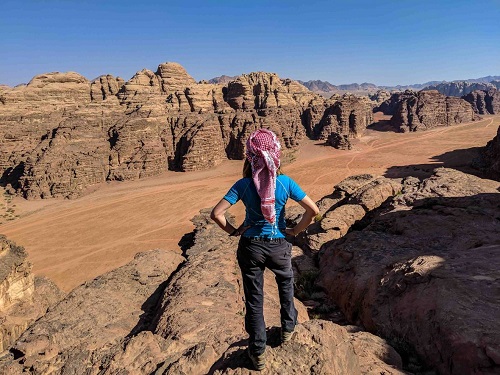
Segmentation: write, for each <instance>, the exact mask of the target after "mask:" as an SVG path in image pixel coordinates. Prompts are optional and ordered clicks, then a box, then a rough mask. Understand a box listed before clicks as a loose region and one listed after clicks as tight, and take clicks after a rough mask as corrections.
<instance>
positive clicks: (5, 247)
mask: <svg viewBox="0 0 500 375" xmlns="http://www.w3.org/2000/svg"><path fill="white" fill-rule="evenodd" d="M26 257H27V254H26V252H25V251H24V248H22V247H20V246H17V245H15V244H14V243H13V242H11V241H9V240H7V239H6V238H5V237H4V236H1V235H0V352H2V351H4V350H5V349H6V348H8V347H9V346H10V345H11V344H12V343H14V341H15V340H17V338H18V337H19V336H20V335H21V333H23V332H24V331H25V330H26V328H28V326H29V325H30V324H31V323H33V322H34V321H35V320H36V319H38V318H39V317H40V316H42V315H44V314H45V313H46V311H47V309H48V308H49V306H51V305H54V304H55V303H56V302H57V301H58V300H59V299H61V298H62V293H61V292H60V291H59V289H58V288H57V287H56V286H55V285H54V284H53V283H52V282H50V281H49V280H48V279H45V278H42V277H35V276H34V275H33V274H32V273H31V264H30V263H29V262H28V261H27V259H26Z"/></svg>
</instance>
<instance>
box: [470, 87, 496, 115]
mask: <svg viewBox="0 0 500 375" xmlns="http://www.w3.org/2000/svg"><path fill="white" fill-rule="evenodd" d="M462 98H463V99H464V100H466V101H468V102H469V103H470V104H471V105H472V109H473V110H474V112H475V113H477V114H480V115H495V114H498V113H500V91H498V90H496V89H490V90H475V91H472V92H471V93H469V94H468V95H465V96H463V97H462Z"/></svg>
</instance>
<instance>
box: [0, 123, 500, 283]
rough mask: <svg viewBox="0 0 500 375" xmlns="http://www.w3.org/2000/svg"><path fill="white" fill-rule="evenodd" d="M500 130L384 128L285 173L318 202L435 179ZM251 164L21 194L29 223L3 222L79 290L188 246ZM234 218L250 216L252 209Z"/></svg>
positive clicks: (33, 257)
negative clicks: (197, 226)
mask: <svg viewBox="0 0 500 375" xmlns="http://www.w3.org/2000/svg"><path fill="white" fill-rule="evenodd" d="M499 125H500V116H488V117H484V119H483V120H482V121H478V122H474V123H470V124H463V125H457V126H452V127H443V128H438V129H435V130H431V131H426V132H418V133H405V134H399V133H394V132H392V131H388V129H387V127H386V126H385V125H384V124H380V123H379V125H376V126H375V128H376V129H378V130H374V129H369V130H367V132H366V134H365V135H364V136H363V137H362V138H360V139H358V140H356V141H355V143H354V149H353V150H351V151H341V150H335V149H333V148H330V147H326V146H322V145H320V144H319V143H318V142H314V141H310V140H304V141H303V142H302V145H301V148H300V151H299V152H298V155H297V158H296V160H295V161H294V162H293V163H291V164H290V165H287V166H285V168H284V169H285V173H286V174H288V175H290V176H291V177H292V178H293V179H295V180H296V181H297V182H298V183H299V184H300V185H301V186H302V187H303V189H304V190H305V191H306V192H307V193H308V195H309V196H310V197H312V198H313V199H314V200H317V199H319V198H321V197H322V196H324V195H325V194H328V193H330V192H331V191H332V188H333V186H334V185H335V184H336V183H337V182H339V181H340V180H342V179H343V178H345V177H347V176H349V175H353V174H360V173H374V174H380V175H385V176H387V177H404V176H407V175H416V176H421V177H425V176H426V175H429V174H430V172H431V171H432V170H433V169H434V168H435V167H438V166H447V167H454V168H457V169H461V170H464V171H469V170H470V168H469V167H468V164H469V163H470V160H471V159H472V158H473V157H475V156H476V155H477V147H482V146H484V145H485V144H486V143H487V142H488V141H489V140H491V139H492V138H493V137H494V136H495V134H496V131H497V128H498V126H499ZM241 167H242V161H226V162H224V163H222V164H221V165H220V166H218V167H216V168H213V169H211V170H209V171H202V172H191V173H178V172H165V173H164V174H163V175H161V176H158V177H154V178H148V179H144V180H139V181H128V182H113V183H107V184H102V185H99V186H97V187H94V188H93V189H92V192H90V193H89V194H88V195H86V196H84V197H82V198H79V199H76V200H57V199H51V200H41V201H26V200H24V199H21V198H17V197H16V198H14V199H13V200H12V201H10V200H9V202H7V203H8V205H10V206H9V207H14V209H15V215H19V216H20V217H18V218H16V219H15V220H12V221H7V222H5V223H3V224H1V225H0V233H2V234H5V235H7V237H8V238H10V239H12V240H14V241H15V242H16V243H17V244H20V245H23V246H24V247H25V248H26V250H27V251H28V253H29V259H30V261H31V262H32V263H33V266H34V267H33V269H34V272H35V274H37V275H44V276H48V277H49V278H50V279H52V280H53V281H54V282H56V284H57V285H58V286H59V287H61V288H62V289H63V290H65V291H69V290H71V289H72V288H74V287H75V286H77V285H79V284H81V283H82V282H84V281H86V280H90V279H92V278H94V277H95V276H97V275H99V274H102V273H104V272H106V271H109V270H111V269H114V268H116V267H118V266H121V265H123V264H125V263H127V262H128V261H129V260H130V259H131V258H132V257H133V256H134V254H135V253H137V252H139V251H144V250H150V249H155V248H163V249H173V250H176V251H179V252H180V251H181V250H180V248H179V246H178V242H179V240H180V239H181V237H182V236H183V235H184V234H185V233H188V232H190V231H192V230H193V225H192V223H191V222H190V219H191V218H192V217H193V216H194V215H195V214H196V213H197V212H198V211H199V210H200V209H202V208H204V207H210V206H213V205H214V204H215V203H217V201H218V200H219V199H220V198H221V197H222V196H223V195H224V194H225V192H226V191H227V190H228V189H229V187H230V186H231V185H232V183H233V182H234V181H235V180H236V179H238V178H239V176H240V173H241ZM2 197H3V194H2ZM2 199H4V198H2ZM7 203H6V202H4V204H7ZM231 212H232V213H234V214H236V215H237V218H239V219H240V220H241V218H242V217H243V206H242V204H241V203H239V204H237V205H236V206H235V207H233V208H232V210H231Z"/></svg>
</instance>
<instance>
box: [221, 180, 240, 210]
mask: <svg viewBox="0 0 500 375" xmlns="http://www.w3.org/2000/svg"><path fill="white" fill-rule="evenodd" d="M240 181H241V180H240ZM240 181H237V182H236V183H235V184H234V185H233V186H232V187H231V189H229V191H228V192H227V193H226V195H224V197H223V198H224V199H225V200H227V201H228V202H229V203H231V204H232V205H233V204H235V203H236V202H238V201H239V200H240V199H241V192H240V190H241V189H240V186H241V183H240Z"/></svg>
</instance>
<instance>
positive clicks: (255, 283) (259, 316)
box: [237, 237, 297, 355]
mask: <svg viewBox="0 0 500 375" xmlns="http://www.w3.org/2000/svg"><path fill="white" fill-rule="evenodd" d="M237 256H238V264H239V266H240V269H241V274H242V276H243V288H244V291H245V307H246V314H245V330H246V331H247V332H248V334H249V336H250V338H249V348H250V351H251V353H252V354H254V355H258V354H261V353H263V352H264V351H265V349H266V341H267V339H266V323H265V322H264V311H263V307H264V290H263V288H264V269H265V268H266V267H267V268H269V269H270V270H271V271H272V272H273V273H274V275H275V276H276V282H277V283H278V290H279V296H280V305H281V309H280V314H281V329H282V330H284V331H287V332H291V331H293V330H294V327H295V324H296V323H297V310H296V309H295V306H294V304H293V271H292V245H291V244H290V243H289V242H287V241H286V240H285V239H284V238H277V239H273V240H267V239H256V238H247V237H241V238H240V242H239V245H238V252H237Z"/></svg>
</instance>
